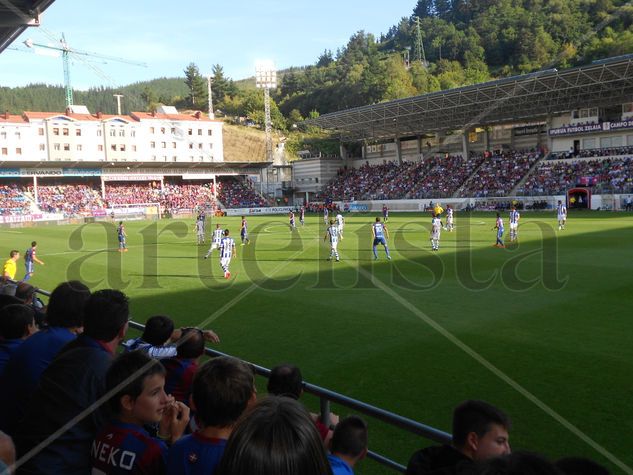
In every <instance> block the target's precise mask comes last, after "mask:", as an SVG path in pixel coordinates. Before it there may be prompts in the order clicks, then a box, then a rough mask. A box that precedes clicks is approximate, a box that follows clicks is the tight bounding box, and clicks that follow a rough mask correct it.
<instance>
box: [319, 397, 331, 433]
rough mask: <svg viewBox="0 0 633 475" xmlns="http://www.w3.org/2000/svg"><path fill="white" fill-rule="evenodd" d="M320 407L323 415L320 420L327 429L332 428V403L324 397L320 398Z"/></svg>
mask: <svg viewBox="0 0 633 475" xmlns="http://www.w3.org/2000/svg"><path fill="white" fill-rule="evenodd" d="M319 405H320V407H321V414H320V416H319V418H320V419H321V422H322V423H323V425H324V426H325V427H327V428H328V429H329V427H330V401H329V399H327V398H326V397H324V396H321V397H320V398H319Z"/></svg>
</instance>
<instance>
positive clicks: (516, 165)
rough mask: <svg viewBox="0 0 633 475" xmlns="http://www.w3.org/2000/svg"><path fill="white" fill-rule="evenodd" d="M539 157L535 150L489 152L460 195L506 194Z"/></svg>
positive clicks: (485, 195) (484, 195)
mask: <svg viewBox="0 0 633 475" xmlns="http://www.w3.org/2000/svg"><path fill="white" fill-rule="evenodd" d="M539 158H541V154H540V153H539V152H536V151H528V152H519V151H505V152H502V153H493V154H489V155H488V156H487V157H486V158H484V160H483V163H482V165H481V167H480V168H479V169H478V170H477V171H476V172H475V173H474V174H473V175H472V176H471V178H470V180H468V182H467V183H466V185H465V186H464V187H463V188H462V191H461V193H460V194H461V196H472V197H487V196H506V195H507V194H508V193H509V192H510V191H511V190H512V189H513V188H514V187H515V186H516V185H517V183H519V181H521V179H522V178H523V177H524V176H525V174H526V173H527V172H528V171H529V170H530V168H531V167H532V165H534V163H536V161H537V160H538V159H539Z"/></svg>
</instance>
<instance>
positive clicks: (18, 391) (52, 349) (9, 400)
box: [0, 280, 90, 434]
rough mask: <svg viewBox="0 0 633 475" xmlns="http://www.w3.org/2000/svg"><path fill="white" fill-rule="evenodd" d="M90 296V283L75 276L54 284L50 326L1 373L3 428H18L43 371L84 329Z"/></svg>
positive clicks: (29, 341) (0, 422)
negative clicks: (85, 311)
mask: <svg viewBox="0 0 633 475" xmlns="http://www.w3.org/2000/svg"><path fill="white" fill-rule="evenodd" d="M20 285H22V284H20ZM24 285H29V284H24ZM18 288H19V287H18ZM89 297H90V290H89V289H88V287H86V286H85V285H84V284H82V283H81V282H79V281H76V280H72V281H70V282H63V283H61V284H59V285H58V286H57V287H55V290H53V292H52V293H51V296H50V298H49V300H48V306H47V308H46V322H47V323H48V326H47V327H46V328H44V329H43V330H42V331H39V332H37V333H36V334H34V335H33V336H31V337H30V338H29V339H27V340H26V341H25V342H24V343H23V344H22V345H21V346H20V348H18V349H17V350H16V352H15V353H14V354H13V356H12V357H11V359H10V360H9V362H8V364H7V368H6V373H5V374H4V375H3V376H2V377H0V387H2V391H0V407H1V408H2V410H0V429H2V430H4V431H6V432H8V433H9V434H13V433H14V432H15V428H16V424H17V423H18V421H19V420H20V419H21V418H22V417H23V416H24V413H25V409H26V405H27V403H28V401H29V400H30V399H31V396H32V395H33V393H34V392H35V389H36V388H37V385H38V383H39V381H40V377H41V376H42V373H43V372H44V370H45V369H46V368H47V367H48V365H49V364H50V362H51V361H53V358H54V357H55V356H56V355H57V353H58V352H59V351H60V350H61V349H62V348H63V347H64V345H66V344H67V343H70V342H71V341H72V340H74V339H75V338H76V337H77V335H78V334H79V333H81V331H82V329H83V320H84V308H85V306H86V302H87V301H88V298H89Z"/></svg>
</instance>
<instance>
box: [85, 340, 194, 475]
mask: <svg viewBox="0 0 633 475" xmlns="http://www.w3.org/2000/svg"><path fill="white" fill-rule="evenodd" d="M121 386H123V387H122V388H121ZM164 386H165V369H164V368H163V367H162V366H161V364H160V363H159V362H158V361H156V360H154V359H153V358H150V357H149V356H147V354H145V353H143V352H141V351H132V352H129V353H123V354H122V355H120V356H118V357H117V358H116V359H115V360H114V362H113V363H112V366H110V369H108V372H107V374H106V391H107V392H108V393H110V392H114V393H115V394H114V395H113V396H112V397H111V398H110V399H109V401H108V402H109V405H110V407H111V409H112V412H113V413H114V420H113V421H112V422H111V423H110V424H108V425H107V426H106V427H105V428H104V429H103V430H102V431H101V432H100V433H99V435H98V436H97V437H96V438H95V440H94V441H93V443H92V449H91V451H90V457H91V461H92V473H99V474H112V475H115V474H124V473H138V474H142V473H146V474H152V475H161V474H165V473H166V470H165V467H166V462H167V445H166V444H165V441H164V440H167V441H168V442H170V443H173V442H175V441H176V440H178V439H179V438H180V436H181V435H182V434H183V432H184V430H185V428H186V426H187V423H188V422H189V408H188V407H187V406H185V405H184V404H182V403H178V402H176V401H174V399H173V398H172V397H171V396H168V395H167V394H166V393H165V387H164ZM146 424H159V429H158V436H159V438H160V439H164V440H160V439H155V438H153V437H151V436H150V435H149V433H148V432H147V431H146V430H145V429H144V428H143V426H144V425H146Z"/></svg>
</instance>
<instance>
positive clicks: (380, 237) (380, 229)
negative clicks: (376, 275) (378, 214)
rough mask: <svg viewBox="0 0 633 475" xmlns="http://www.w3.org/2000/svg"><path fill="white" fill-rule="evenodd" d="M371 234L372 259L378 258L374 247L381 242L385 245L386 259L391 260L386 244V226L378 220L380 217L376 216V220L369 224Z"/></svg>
mask: <svg viewBox="0 0 633 475" xmlns="http://www.w3.org/2000/svg"><path fill="white" fill-rule="evenodd" d="M371 235H372V237H373V239H374V242H373V248H372V249H373V251H374V259H378V250H377V249H376V247H377V246H378V244H382V245H383V246H384V247H385V254H387V259H389V260H391V255H390V254H389V247H388V246H387V239H389V231H388V230H387V226H385V225H384V224H383V223H381V222H380V218H376V222H375V223H374V224H372V225H371Z"/></svg>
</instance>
